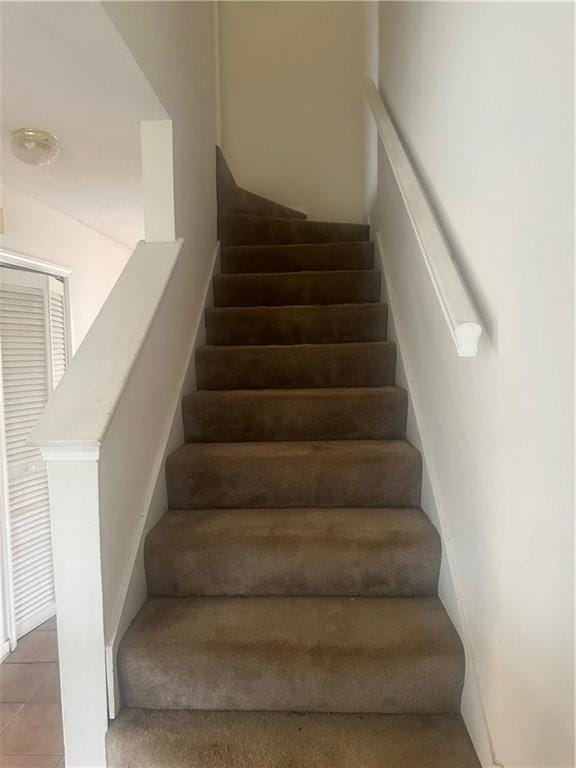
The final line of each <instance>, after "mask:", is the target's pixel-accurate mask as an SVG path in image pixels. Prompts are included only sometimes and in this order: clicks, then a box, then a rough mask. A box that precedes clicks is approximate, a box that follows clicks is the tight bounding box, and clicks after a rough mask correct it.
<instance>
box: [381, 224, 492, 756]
mask: <svg viewBox="0 0 576 768" xmlns="http://www.w3.org/2000/svg"><path fill="white" fill-rule="evenodd" d="M375 246H376V247H375V251H376V259H377V261H378V262H379V266H380V269H381V271H382V276H383V278H384V279H383V280H382V294H383V295H382V300H383V301H385V302H386V303H387V304H388V309H389V312H388V338H389V339H391V340H393V341H396V345H397V363H396V379H397V383H398V384H399V385H400V386H402V387H403V388H404V389H406V390H407V391H408V402H409V406H408V421H407V427H406V437H407V438H408V439H409V440H410V442H411V443H412V444H413V445H415V446H416V448H418V450H419V451H420V453H421V455H422V508H423V509H424V511H425V512H426V513H427V515H428V516H429V517H430V519H431V520H432V522H433V523H434V524H435V526H436V527H437V528H438V532H439V533H440V536H441V539H442V567H441V571H440V583H439V588H438V594H439V597H440V599H441V600H442V603H443V605H444V607H445V608H446V611H447V612H448V614H449V616H450V618H451V620H452V622H453V623H454V625H455V627H456V629H457V630H458V633H459V634H460V637H461V639H462V643H463V645H464V651H465V656H466V679H465V683H464V691H463V693H462V717H463V719H464V721H465V723H466V726H467V728H468V732H469V733H470V738H471V739H472V742H473V744H474V748H475V749H476V753H477V754H478V758H479V760H480V762H481V764H482V766H483V768H502V767H501V766H499V764H498V763H496V762H495V761H494V751H493V747H492V740H491V738H490V731H489V728H488V722H487V719H486V715H485V710H484V706H483V703H482V696H481V692H480V682H479V678H478V673H477V668H476V663H475V654H474V649H473V647H472V643H471V640H470V632H469V630H468V621H467V618H466V611H465V606H464V602H463V599H462V592H461V590H460V589H459V580H458V575H457V572H456V567H455V558H454V552H453V548H452V541H453V539H452V537H451V536H450V530H449V524H448V517H447V515H446V512H445V510H444V509H443V507H442V504H441V503H440V498H441V495H440V494H439V493H438V491H437V485H436V479H435V476H434V472H433V471H432V469H431V466H430V462H429V460H428V457H429V456H430V455H431V454H430V452H429V450H428V445H429V441H428V440H427V436H426V434H425V430H423V428H422V424H423V423H424V421H423V419H422V416H421V410H420V406H419V402H418V398H417V397H416V396H415V392H414V387H413V381H414V376H413V374H412V369H411V365H410V360H409V359H408V358H407V357H406V353H405V350H406V346H405V344H404V343H403V334H402V328H401V327H400V326H399V325H398V324H397V323H396V322H395V318H397V317H398V313H397V312H396V311H395V310H396V309H397V307H398V302H397V300H396V296H395V293H394V286H393V285H392V284H391V283H387V281H386V269H385V258H384V256H385V250H384V247H383V243H382V238H381V236H380V234H379V233H378V232H376V242H375Z"/></svg>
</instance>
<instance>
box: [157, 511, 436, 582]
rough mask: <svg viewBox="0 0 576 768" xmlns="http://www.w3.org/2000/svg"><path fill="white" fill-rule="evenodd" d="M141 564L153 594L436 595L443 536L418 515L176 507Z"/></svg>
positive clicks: (381, 512) (403, 512)
mask: <svg viewBox="0 0 576 768" xmlns="http://www.w3.org/2000/svg"><path fill="white" fill-rule="evenodd" d="M145 558H146V573H147V577H148V589H149V594H150V595H151V596H171V597H189V596H199V595H349V596H360V595H362V596H376V595H380V596H388V597H411V596H432V595H435V594H436V586H437V581H438V571H439V568H440V538H439V536H438V533H437V532H436V530H435V528H434V526H433V525H432V523H431V522H430V521H429V520H428V518H427V517H426V515H425V514H424V513H423V512H422V511H421V510H419V509H398V508H388V509H367V508H355V509H354V508H347V509H224V510H214V509H210V510H197V511H194V510H180V511H174V512H169V513H168V514H167V515H165V516H164V517H163V518H162V520H161V521H160V522H159V523H158V524H157V525H156V527H155V528H154V529H153V530H152V531H151V532H150V533H149V535H148V537H147V540H146V547H145Z"/></svg>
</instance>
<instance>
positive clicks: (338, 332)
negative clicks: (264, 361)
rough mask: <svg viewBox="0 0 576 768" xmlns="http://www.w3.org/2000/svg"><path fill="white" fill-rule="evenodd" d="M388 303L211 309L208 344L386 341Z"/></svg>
mask: <svg viewBox="0 0 576 768" xmlns="http://www.w3.org/2000/svg"><path fill="white" fill-rule="evenodd" d="M386 320H387V307H386V304H343V305H340V306H325V307H304V306H302V307H274V308H267V307H250V308H239V309H235V308H229V309H209V310H207V312H206V337H207V341H208V344H217V345H226V344H228V345H235V344H237V345H245V344H248V345H258V344H338V343H342V342H363V341H384V340H385V339H386Z"/></svg>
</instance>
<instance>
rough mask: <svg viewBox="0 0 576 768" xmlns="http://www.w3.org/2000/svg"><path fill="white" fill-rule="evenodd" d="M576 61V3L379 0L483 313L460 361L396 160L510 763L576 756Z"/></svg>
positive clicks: (458, 514)
mask: <svg viewBox="0 0 576 768" xmlns="http://www.w3.org/2000/svg"><path fill="white" fill-rule="evenodd" d="M573 55H574V41H573V9H572V7H571V6H570V5H569V4H554V3H551V4H548V3H435V2H433V3H412V2H406V3H382V4H381V6H380V90H381V93H382V95H383V96H384V98H385V100H386V101H387V103H388V106H389V108H390V111H391V114H392V116H393V118H394V120H395V122H396V124H397V127H398V129H399V132H400V133H401V135H402V137H403V139H404V141H405V145H406V147H407V148H408V150H409V152H410V153H411V155H412V157H413V159H414V161H415V164H416V167H417V168H418V170H419V172H420V175H421V178H422V179H423V181H424V183H425V185H426V187H427V189H428V191H429V193H430V195H431V198H432V200H433V201H434V204H435V207H436V210H437V213H438V215H439V218H440V219H441V221H442V222H443V224H444V227H445V231H446V232H447V233H448V236H449V239H450V241H451V243H452V245H453V247H454V250H455V254H456V258H457V260H458V263H459V266H460V269H461V271H462V273H463V274H464V275H465V277H466V280H467V283H468V285H469V287H470V289H471V291H472V293H473V295H474V297H475V299H476V302H477V305H478V308H479V310H480V312H481V314H482V316H483V319H484V322H485V337H484V339H483V342H482V344H481V351H480V355H479V357H478V358H477V359H475V360H465V359H458V358H457V357H456V354H455V350H454V347H453V344H452V340H451V338H450V336H449V333H448V329H447V327H446V325H445V323H444V320H443V318H442V315H441V311H440V308H439V306H438V305H437V303H436V301H435V298H434V292H433V290H432V287H431V285H430V281H429V278H428V275H427V273H426V270H425V268H424V266H423V264H422V261H421V258H420V254H419V251H418V246H417V243H416V240H415V238H414V235H413V232H412V229H411V226H410V222H409V221H408V219H407V217H406V215H405V212H404V209H403V205H402V202H401V200H400V197H399V195H398V192H397V189H396V186H395V182H394V180H393V177H392V175H391V172H390V168H389V167H388V165H387V162H386V160H385V159H384V158H381V161H380V180H379V200H378V204H377V206H376V208H375V211H374V218H375V220H377V221H378V223H379V226H380V227H381V231H382V237H383V241H384V245H385V250H386V256H385V257H386V259H387V270H388V274H389V288H390V292H391V294H392V295H393V296H395V298H396V300H395V318H394V320H395V324H396V326H397V329H398V332H399V335H400V337H401V338H402V340H403V342H404V348H403V356H404V358H405V361H406V362H407V364H408V367H409V369H410V372H411V378H412V381H411V386H412V393H413V397H414V405H415V408H416V412H417V414H418V415H419V417H420V418H419V425H418V426H419V429H420V434H421V437H422V441H423V444H424V447H425V449H426V452H427V459H428V469H429V471H430V475H431V479H432V482H433V485H434V488H435V491H436V502H437V505H438V511H439V515H440V520H441V522H442V526H443V534H444V540H445V544H446V548H447V550H448V555H449V558H450V560H451V565H452V568H453V576H454V580H455V585H456V589H457V591H458V592H459V595H460V598H461V600H462V605H463V609H464V614H465V617H466V625H467V628H468V634H469V640H470V642H471V646H472V649H473V656H474V659H475V662H476V671H477V673H478V675H479V683H480V692H481V696H482V701H483V705H484V709H485V714H486V719H487V723H488V728H489V732H490V735H491V739H492V743H493V750H494V759H495V761H496V762H498V763H499V764H502V765H504V766H507V768H508V767H510V768H511V767H512V766H517V767H518V768H534V767H535V766H538V768H552V767H553V766H569V765H573V764H574V763H573V727H574V711H573V685H572V681H573V671H574V670H573V659H574V649H573V587H574V572H573V541H574V539H573V482H572V480H573V467H574V464H573V461H574V455H573V439H572V424H573V403H572V390H573V330H572V329H573V316H572V313H573V304H574V296H573V263H572V256H573V234H574V233H573V221H572V215H573V206H574V191H573V168H574V165H573V161H574V158H573V136H572V133H573V85H574V83H573ZM471 660H472V659H471V658H470V656H469V662H470V661H471ZM468 674H469V675H470V674H473V668H472V667H471V665H470V663H469V667H468ZM476 725H477V724H476V723H474V722H473V721H470V727H471V730H473V731H474V730H475V729H476Z"/></svg>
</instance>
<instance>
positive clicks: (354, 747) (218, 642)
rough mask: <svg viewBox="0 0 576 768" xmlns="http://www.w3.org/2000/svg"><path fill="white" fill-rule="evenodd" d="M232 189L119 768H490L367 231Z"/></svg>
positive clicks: (123, 661) (131, 670) (152, 542)
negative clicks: (463, 699) (470, 723)
mask: <svg viewBox="0 0 576 768" xmlns="http://www.w3.org/2000/svg"><path fill="white" fill-rule="evenodd" d="M222 174H223V178H221V179H220V182H221V183H220V188H219V199H220V200H221V201H223V203H224V204H223V206H221V210H220V217H219V229H220V235H221V238H222V243H223V250H222V258H221V268H222V274H221V275H219V276H217V277H216V278H215V279H214V286H213V288H214V299H215V306H214V307H212V308H211V309H209V310H208V311H207V313H206V331H207V335H206V344H205V345H203V346H202V347H200V348H199V349H198V350H197V355H196V373H197V384H198V391H197V392H193V393H190V394H189V395H188V396H186V397H185V398H184V401H183V418H184V427H185V437H186V444H185V445H184V446H183V447H182V448H180V449H179V450H177V451H176V452H175V453H174V454H172V456H170V457H169V459H168V461H167V465H166V480H167V488H168V500H169V506H170V511H169V512H168V513H167V514H166V515H165V517H164V518H163V519H162V520H161V521H160V522H159V523H158V525H157V526H156V527H155V528H154V529H153V530H152V531H151V532H150V533H149V535H148V538H147V540H146V545H145V568H146V575H147V579H148V587H149V595H150V596H149V599H148V600H147V602H146V604H145V605H144V607H143V608H142V610H141V611H140V613H139V615H138V616H137V618H136V620H135V621H134V623H133V624H132V625H131V627H130V628H129V630H128V632H127V633H126V635H125V636H124V638H123V639H122V641H121V644H120V649H119V653H118V671H119V680H120V687H121V693H122V700H123V704H124V707H125V709H124V710H123V711H122V713H121V714H120V717H119V718H118V719H117V720H116V721H115V722H114V723H112V725H111V727H110V730H109V733H108V762H109V766H110V768H304V767H305V766H306V767H309V768H478V762H477V759H476V756H475V755H474V750H473V748H472V745H471V742H470V739H469V737H468V734H467V732H466V729H465V727H464V724H463V723H462V720H461V719H460V717H459V708H460V696H461V691H462V685H463V680H464V651H463V647H462V643H461V641H460V638H459V636H458V634H457V632H456V630H455V629H454V627H453V625H452V623H451V621H450V619H449V617H448V615H447V614H446V611H445V610H444V608H443V606H442V604H441V602H440V600H439V598H438V596H437V587H438V573H439V569H440V558H441V543H440V538H439V536H438V533H437V532H436V530H435V529H434V527H433V525H432V523H431V522H430V520H429V519H428V518H427V517H426V515H425V514H424V512H423V511H422V510H421V509H420V508H419V502H420V483H421V474H422V464H421V457H420V455H419V453H418V451H417V450H416V449H415V448H414V447H413V446H412V445H410V443H408V442H407V441H406V439H405V427H406V413H407V397H406V392H404V391H403V390H401V389H399V388H398V387H396V386H395V384H394V381H395V364H396V347H395V345H394V343H393V342H390V341H387V340H386V323H387V309H386V307H385V306H384V305H382V304H380V303H379V295H380V274H379V273H378V272H377V271H376V270H375V269H374V250H373V246H372V244H371V243H370V242H369V240H368V234H369V233H368V228H367V227H365V226H363V225H357V224H330V223H325V222H311V221H306V220H304V219H303V218H302V217H301V216H298V215H296V212H293V211H290V209H284V208H282V207H280V208H277V209H274V205H275V204H274V203H272V202H271V201H264V200H262V199H259V198H256V196H250V194H249V193H243V191H242V190H238V189H237V187H236V185H235V182H234V180H233V178H232V177H231V175H230V174H229V171H228V169H227V168H224V169H223V171H222ZM241 193H242V194H241ZM267 212H273V216H272V217H271V216H269V215H267ZM295 712H298V713H299V714H295Z"/></svg>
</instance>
